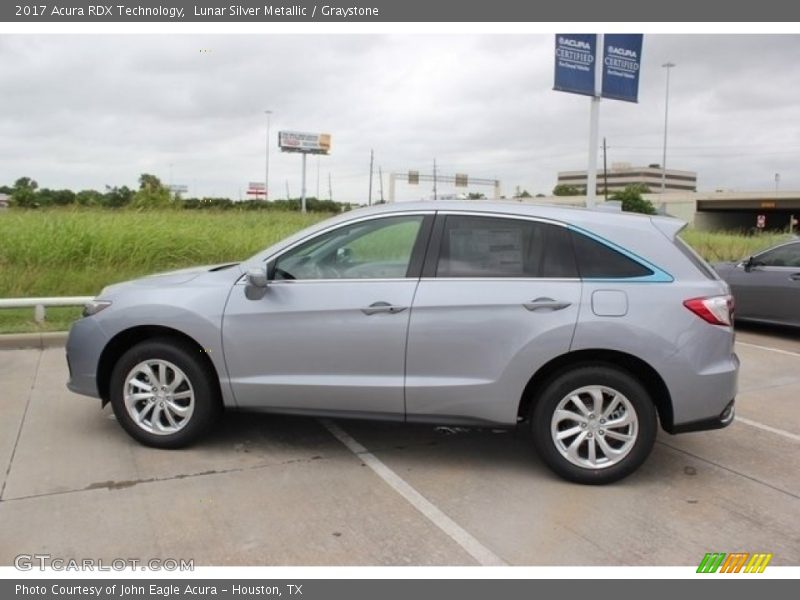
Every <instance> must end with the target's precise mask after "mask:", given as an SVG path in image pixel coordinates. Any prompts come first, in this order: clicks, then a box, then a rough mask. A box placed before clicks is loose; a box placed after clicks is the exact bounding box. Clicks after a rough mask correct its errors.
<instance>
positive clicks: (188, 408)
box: [110, 338, 221, 448]
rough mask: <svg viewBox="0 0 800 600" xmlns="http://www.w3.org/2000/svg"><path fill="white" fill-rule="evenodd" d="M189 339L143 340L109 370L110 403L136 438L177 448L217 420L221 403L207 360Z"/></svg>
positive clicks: (120, 421) (118, 417) (150, 443)
mask: <svg viewBox="0 0 800 600" xmlns="http://www.w3.org/2000/svg"><path fill="white" fill-rule="evenodd" d="M198 353H199V351H197V350H194V349H193V348H191V347H190V346H189V345H188V344H184V343H182V342H180V341H178V340H172V339H169V338H159V339H153V340H147V341H144V342H141V343H139V344H137V345H136V346H134V347H132V348H131V349H130V350H128V351H127V352H126V353H125V354H123V355H122V357H121V358H120V359H119V361H117V364H116V365H115V366H114V370H113V372H112V374H111V394H110V395H111V405H112V407H113V409H114V414H115V416H116V418H117V421H119V423H120V424H121V425H122V427H123V428H124V429H125V431H127V432H128V434H130V435H131V436H132V437H133V438H134V439H136V440H138V441H139V442H141V443H143V444H145V445H148V446H154V447H157V448H180V447H183V446H187V445H189V444H191V443H192V442H194V441H195V440H197V439H198V438H199V437H200V436H201V435H202V434H203V433H205V432H206V431H207V430H208V429H209V427H210V426H211V425H212V424H213V422H214V421H215V419H216V417H217V415H218V413H219V411H220V406H221V405H220V402H219V398H218V394H217V391H216V390H217V384H216V382H215V381H214V380H213V378H212V375H211V373H210V372H209V371H210V370H209V368H208V366H207V365H206V364H205V360H204V359H202V358H201V357H200V356H199V355H198Z"/></svg>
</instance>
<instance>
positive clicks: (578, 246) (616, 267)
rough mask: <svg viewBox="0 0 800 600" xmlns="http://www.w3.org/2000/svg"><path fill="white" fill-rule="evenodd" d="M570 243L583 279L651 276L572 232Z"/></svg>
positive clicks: (640, 267) (613, 253)
mask: <svg viewBox="0 0 800 600" xmlns="http://www.w3.org/2000/svg"><path fill="white" fill-rule="evenodd" d="M572 241H573V243H574V245H575V256H576V257H577V259H578V272H579V273H580V275H581V277H583V278H603V279H619V278H627V277H645V276H647V275H652V274H653V272H652V271H651V270H650V269H648V268H647V267H645V266H643V265H641V264H639V263H638V262H636V261H635V260H632V259H630V258H628V257H627V256H625V255H624V254H621V253H620V252H617V251H616V250H614V249H613V248H609V247H608V246H606V245H605V244H601V243H600V242H598V241H595V240H593V239H592V238H590V237H588V236H585V235H583V234H580V233H577V232H574V231H573V232H572Z"/></svg>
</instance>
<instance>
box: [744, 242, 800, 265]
mask: <svg viewBox="0 0 800 600" xmlns="http://www.w3.org/2000/svg"><path fill="white" fill-rule="evenodd" d="M755 264H757V265H764V266H765V267H800V244H787V245H785V246H779V247H778V248H773V249H772V250H767V251H766V252H764V253H763V254H759V255H758V256H756V257H755Z"/></svg>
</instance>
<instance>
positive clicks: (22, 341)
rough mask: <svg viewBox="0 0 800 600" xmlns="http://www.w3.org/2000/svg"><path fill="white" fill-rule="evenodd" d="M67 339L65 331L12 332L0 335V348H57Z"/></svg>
mask: <svg viewBox="0 0 800 600" xmlns="http://www.w3.org/2000/svg"><path fill="white" fill-rule="evenodd" d="M66 341H67V332H66V331H47V332H43V333H12V334H8V335H0V350H26V349H35V350H44V349H45V348H58V347H60V346H64V344H65V343H66Z"/></svg>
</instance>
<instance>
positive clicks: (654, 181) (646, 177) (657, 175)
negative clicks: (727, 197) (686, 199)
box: [558, 163, 697, 194]
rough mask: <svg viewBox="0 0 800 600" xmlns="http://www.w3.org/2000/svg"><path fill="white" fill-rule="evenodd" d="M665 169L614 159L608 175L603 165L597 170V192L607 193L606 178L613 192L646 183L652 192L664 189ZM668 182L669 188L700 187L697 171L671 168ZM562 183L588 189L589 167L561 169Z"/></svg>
mask: <svg viewBox="0 0 800 600" xmlns="http://www.w3.org/2000/svg"><path fill="white" fill-rule="evenodd" d="M661 171H662V169H661V167H660V166H659V165H649V166H647V167H634V166H633V165H631V164H630V163H612V164H611V168H610V169H608V172H607V173H605V176H604V173H603V169H602V168H600V169H598V170H597V193H598V194H602V193H603V191H604V190H605V185H606V181H607V182H608V191H609V193H613V192H618V191H621V190H624V189H625V187H626V186H629V185H632V184H643V185H646V186H647V187H649V188H650V191H651V192H660V191H661V175H662V173H661ZM665 183H666V185H665V188H666V191H667V192H694V191H695V190H696V189H697V173H696V172H695V171H679V170H677V169H667V172H666V178H665ZM558 185H572V186H575V187H578V188H582V189H584V190H585V189H586V171H559V173H558Z"/></svg>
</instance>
